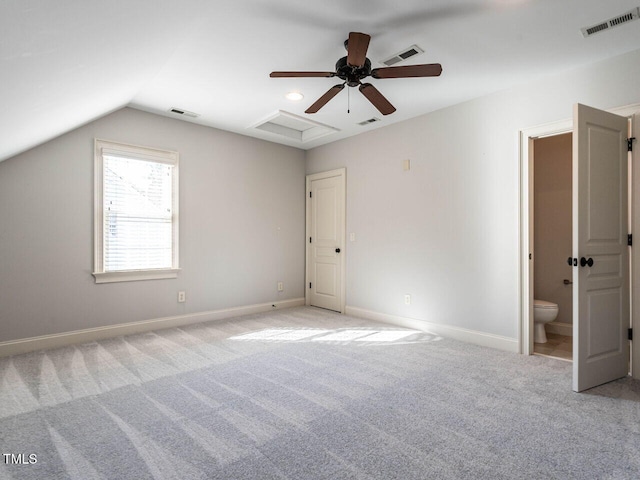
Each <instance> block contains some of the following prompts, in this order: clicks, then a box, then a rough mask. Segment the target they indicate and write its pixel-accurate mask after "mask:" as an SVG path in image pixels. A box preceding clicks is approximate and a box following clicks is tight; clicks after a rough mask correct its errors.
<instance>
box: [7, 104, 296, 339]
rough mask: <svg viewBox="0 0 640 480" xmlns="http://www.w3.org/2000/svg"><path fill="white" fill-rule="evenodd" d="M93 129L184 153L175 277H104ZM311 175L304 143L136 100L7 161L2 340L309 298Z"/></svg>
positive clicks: (95, 133)
mask: <svg viewBox="0 0 640 480" xmlns="http://www.w3.org/2000/svg"><path fill="white" fill-rule="evenodd" d="M95 137H97V138H102V139H107V140H114V141H119V142H124V143H132V144H137V145H144V146H150V147H157V148H167V149H171V150H177V151H178V152H180V266H181V268H182V272H181V273H180V274H179V276H178V278H177V279H175V280H174V279H172V280H154V281H142V282H125V283H114V284H101V285H96V284H95V283H94V279H93V276H92V275H91V272H92V269H93V139H94V138H95ZM304 178H305V166H304V152H303V151H302V150H299V149H295V148H291V147H285V146H281V145H276V144H273V143H270V142H265V141H261V140H255V139H251V138H248V137H244V136H240V135H236V134H232V133H227V132H223V131H220V130H216V129H213V128H207V127H202V126H197V125H194V124H191V123H187V122H183V121H178V120H174V119H169V118H165V117H160V116H156V115H151V114H148V113H144V112H140V111H137V110H133V109H128V108H126V109H123V110H120V111H117V112H115V113H113V114H111V115H108V116H106V117H104V118H102V119H99V120H97V121H95V122H92V123H90V124H88V125H86V126H84V127H82V128H79V129H77V130H75V131H72V132H70V133H68V134H66V135H63V136H61V137H59V138H57V139H55V140H52V141H50V142H48V143H46V144H44V145H41V146H40V147H37V148H34V149H32V150H30V151H28V152H25V153H23V154H21V155H19V156H17V157H14V158H11V159H9V160H6V161H4V162H0V325H1V326H2V328H1V329H0V341H6V340H12V339H19V338H27V337H33V336H39V335H47V334H54V333H60V332H67V331H73V330H79V329H85V328H92V327H99V326H106V325H113V324H118V323H126V322H132V321H139V320H147V319H156V318H162V317H167V316H174V315H183V314H189V313H198V312H206V311H210V310H219V309H225V308H229V307H235V306H246V305H254V304H259V303H265V302H273V301H277V300H286V299H293V298H300V297H303V296H304V235H305V233H304V228H305V223H304V215H305V213H304V202H305V199H304V197H305V181H304ZM278 281H283V282H284V286H285V291H284V292H283V293H278V292H277V282H278ZM179 290H184V291H186V294H187V302H186V303H184V304H178V303H177V292H178V291H179Z"/></svg>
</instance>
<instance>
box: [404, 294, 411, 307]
mask: <svg viewBox="0 0 640 480" xmlns="http://www.w3.org/2000/svg"><path fill="white" fill-rule="evenodd" d="M404 304H405V305H411V295H405V296H404Z"/></svg>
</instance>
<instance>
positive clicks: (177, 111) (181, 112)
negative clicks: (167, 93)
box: [169, 108, 200, 118]
mask: <svg viewBox="0 0 640 480" xmlns="http://www.w3.org/2000/svg"><path fill="white" fill-rule="evenodd" d="M169 111H170V112H171V113H175V114H176V115H184V116H185V117H192V118H197V117H199V116H200V114H198V113H194V112H189V111H187V110H182V109H181V108H172V109H171V110H169Z"/></svg>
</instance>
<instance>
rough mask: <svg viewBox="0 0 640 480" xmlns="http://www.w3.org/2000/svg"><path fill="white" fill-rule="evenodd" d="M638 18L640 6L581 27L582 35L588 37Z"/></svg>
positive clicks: (639, 16)
mask: <svg viewBox="0 0 640 480" xmlns="http://www.w3.org/2000/svg"><path fill="white" fill-rule="evenodd" d="M638 18H640V7H636V8H634V9H633V10H631V11H629V12H627V13H623V14H622V15H618V16H617V17H615V18H611V19H609V20H606V21H604V22H600V23H598V24H596V25H592V26H590V27H584V28H581V29H580V31H581V32H582V36H584V37H585V38H586V37H590V36H591V35H593V34H594V33H598V32H602V31H603V30H609V29H610V28H613V27H618V26H620V25H622V24H623V23H627V22H630V21H632V20H638Z"/></svg>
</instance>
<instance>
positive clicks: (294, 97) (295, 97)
mask: <svg viewBox="0 0 640 480" xmlns="http://www.w3.org/2000/svg"><path fill="white" fill-rule="evenodd" d="M284 97H285V98H286V99H287V100H291V101H292V102H299V101H300V100H302V99H303V98H304V95H302V94H301V93H300V92H289V93H287V94H286V95H285V96H284Z"/></svg>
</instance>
